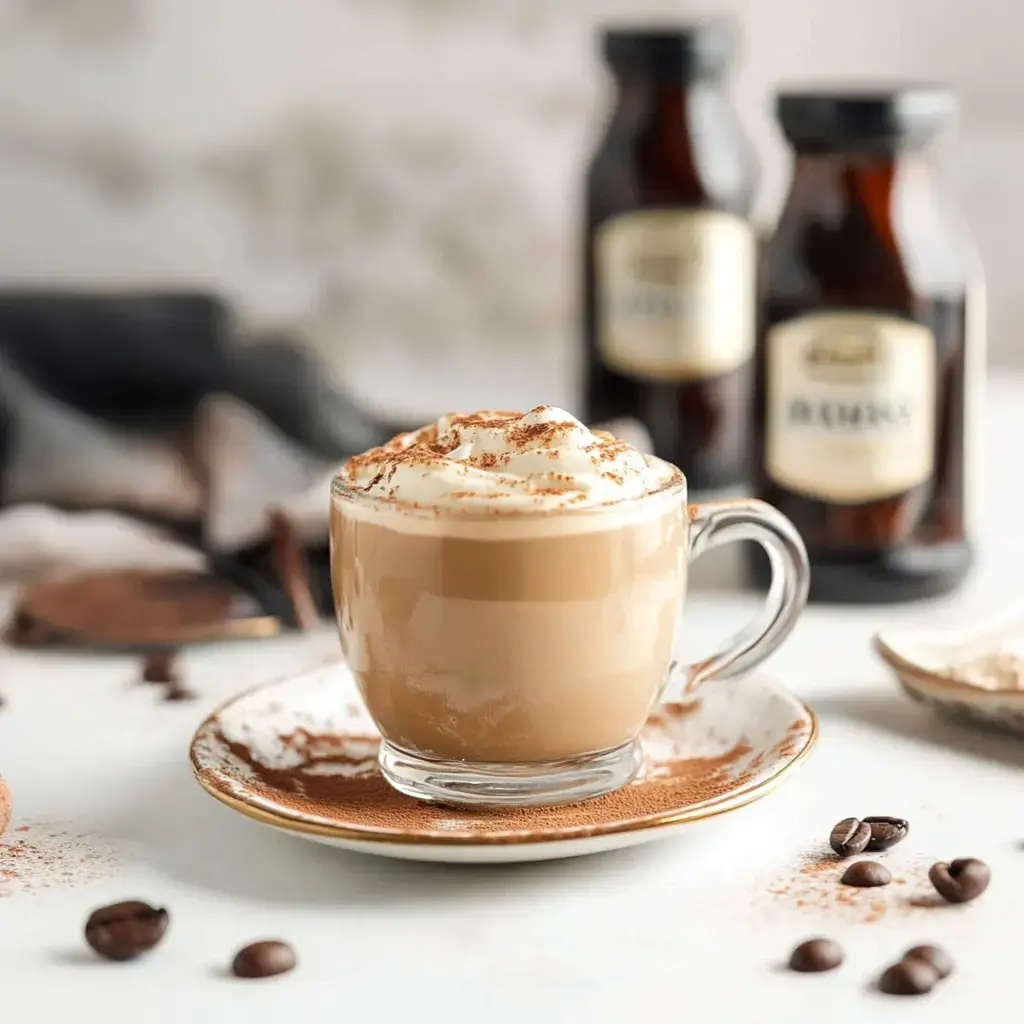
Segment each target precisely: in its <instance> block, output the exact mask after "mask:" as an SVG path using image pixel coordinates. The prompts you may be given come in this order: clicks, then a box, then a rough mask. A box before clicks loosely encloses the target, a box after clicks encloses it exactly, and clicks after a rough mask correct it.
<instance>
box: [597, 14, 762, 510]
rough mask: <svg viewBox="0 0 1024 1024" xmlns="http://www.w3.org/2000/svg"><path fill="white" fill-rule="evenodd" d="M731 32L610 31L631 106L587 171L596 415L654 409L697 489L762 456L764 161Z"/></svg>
mask: <svg viewBox="0 0 1024 1024" xmlns="http://www.w3.org/2000/svg"><path fill="white" fill-rule="evenodd" d="M730 38H731V36H730V34H729V32H728V26H723V25H721V24H719V23H712V24H710V25H705V26H700V27H697V28H693V29H689V30H680V31H678V32H676V33H663V34H657V33H626V32H614V33H608V34H606V36H605V55H606V57H607V59H608V62H609V64H610V65H611V67H612V70H613V72H614V74H615V77H616V84H617V87H618V106H617V108H616V110H615V112H614V114H613V116H612V119H611V122H610V124H609V127H608V129H607V133H606V135H605V138H604V140H603V142H602V144H601V146H600V148H599V150H598V152H597V154H596V155H595V157H594V159H593V162H592V164H591V166H590V169H589V173H588V177H587V195H586V226H585V244H584V249H585V256H584V323H583V335H584V340H583V349H584V368H583V388H584V410H583V415H584V418H585V419H586V420H587V422H589V423H591V424H596V423H601V422H606V421H609V420H618V419H634V420H638V421H640V423H642V424H643V426H644V427H645V428H646V430H647V432H648V433H649V434H650V436H651V440H652V442H653V446H654V451H655V453H656V454H657V455H659V456H660V457H661V458H664V459H667V460H668V461H670V462H672V463H674V464H676V465H678V466H679V467H680V468H681V469H682V470H683V471H684V473H685V474H686V476H687V479H688V481H689V484H690V488H691V491H692V490H709V489H720V488H725V487H731V486H734V485H736V484H738V483H740V482H741V481H744V480H745V478H746V475H747V469H748V465H747V454H748V447H749V435H748V430H747V419H748V402H749V398H750V389H751V385H752V376H751V363H750V360H751V357H752V349H753V337H754V333H753V332H754V320H755V312H754V308H753V295H754V289H755V267H756V253H755V248H756V246H755V240H754V234H753V231H752V229H751V228H750V225H749V223H748V217H749V214H750V210H751V205H752V202H753V198H754V190H755V187H756V183H757V165H756V161H755V159H754V156H753V152H752V150H751V148H750V146H749V145H748V143H747V140H746V138H745V137H744V135H743V133H742V131H741V130H740V128H739V125H738V123H737V121H736V117H735V115H734V113H733V110H732V108H731V106H730V104H729V101H728V99H727V97H726V95H725V93H724V91H723V89H722V85H721V75H722V74H723V73H724V69H725V65H726V63H727V61H728V57H729V54H730V52H731V49H730V47H729V45H728V41H729V39H730ZM730 289H731V290H730Z"/></svg>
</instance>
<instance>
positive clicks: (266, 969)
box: [231, 939, 298, 978]
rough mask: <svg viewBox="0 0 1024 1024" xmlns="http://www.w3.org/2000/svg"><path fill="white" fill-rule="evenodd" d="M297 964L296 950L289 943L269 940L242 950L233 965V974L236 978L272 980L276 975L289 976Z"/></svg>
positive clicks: (254, 943) (252, 944)
mask: <svg viewBox="0 0 1024 1024" xmlns="http://www.w3.org/2000/svg"><path fill="white" fill-rule="evenodd" d="M297 962H298V961H297V959H296V956H295V950H294V949H292V947H291V946H289V945H288V943H287V942H279V941H277V940H276V939H268V940H265V941H263V942H253V943H251V944H250V945H248V946H246V947H245V948H244V949H240V950H239V951H238V953H236V954H235V959H234V962H233V963H232V964H231V973H232V974H234V976H235V977H236V978H272V977H274V975H275V974H287V973H288V972H289V971H290V970H292V969H293V968H294V967H295V965H296V963H297Z"/></svg>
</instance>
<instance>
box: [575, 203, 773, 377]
mask: <svg viewBox="0 0 1024 1024" xmlns="http://www.w3.org/2000/svg"><path fill="white" fill-rule="evenodd" d="M595 246H596V261H597V342H598V346H599V348H600V350H601V354H602V356H603V358H604V361H605V363H606V364H607V365H608V366H610V367H612V368H613V369H615V370H619V371H621V372H624V373H630V374H634V375H636V376H641V377H653V378H657V379H669V380H687V379H694V378H701V377H714V376H717V375H719V374H722V373H727V372H729V371H730V370H734V369H736V368H737V367H738V366H741V365H742V364H743V363H745V362H746V361H747V360H749V359H750V357H751V355H752V354H753V351H754V299H755V295H754V293H755V287H756V285H755V273H756V265H757V243H756V239H755V235H754V232H753V229H752V228H751V227H750V225H749V224H748V223H747V222H746V221H744V220H742V219H741V218H739V217H736V216H733V215H732V214H728V213H721V212H718V211H712V210H682V211H680V210H649V211H642V212H638V213H630V214H625V215H623V216H621V217H616V218H614V219H613V220H610V221H607V222H605V223H604V224H602V225H601V226H600V227H599V228H598V230H597V235H596V238H595Z"/></svg>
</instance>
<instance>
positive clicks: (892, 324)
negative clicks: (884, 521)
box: [765, 313, 936, 503]
mask: <svg viewBox="0 0 1024 1024" xmlns="http://www.w3.org/2000/svg"><path fill="white" fill-rule="evenodd" d="M765 346H766V353H765V355H766V360H767V363H766V405H765V415H766V424H765V447H766V450H765V467H766V470H767V472H768V475H769V476H770V477H771V478H772V479H773V480H775V481H776V482H777V483H779V484H780V485H781V486H783V487H785V488H786V489H787V490H790V491H794V492H796V493H798V494H804V495H807V496H809V497H813V498H819V499H821V500H823V501H832V502H843V503H857V502H864V501H877V500H879V499H882V498H888V497H891V496H893V495H896V494H901V493H903V492H904V491H908V490H910V489H911V488H912V487H916V486H917V485H918V484H921V483H923V482H924V481H925V480H927V479H928V477H929V476H931V473H932V469H933V466H934V461H935V376H936V370H935V338H934V336H933V335H932V333H931V331H930V330H928V328H927V327H924V326H922V325H921V324H917V323H913V322H912V321H909V320H903V319H900V318H899V317H896V316H887V315H884V314H871V313H867V314H865V313H814V314H810V315H808V316H802V317H798V318H797V319H795V320H789V321H787V322H785V323H782V324H778V325H776V326H775V327H772V328H771V329H770V330H769V332H768V335H767V338H766V341H765Z"/></svg>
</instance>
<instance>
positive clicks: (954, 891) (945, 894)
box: [928, 857, 992, 903]
mask: <svg viewBox="0 0 1024 1024" xmlns="http://www.w3.org/2000/svg"><path fill="white" fill-rule="evenodd" d="M991 877H992V872H991V871H989V868H988V865H987V864H986V863H984V862H983V861H980V860H975V859H974V858H973V857H959V858H957V859H956V860H954V861H950V862H949V863H948V864H945V863H943V862H941V861H940V862H939V863H938V864H933V865H932V866H931V869H930V870H929V872H928V878H929V879H930V880H931V883H932V885H934V886H935V888H936V889H937V890H938V893H939V895H940V896H941V897H942V898H943V899H944V900H948V901H949V902H950V903H967V902H968V901H970V900H973V899H976V898H977V897H978V896H980V895H981V894H982V893H983V892H984V891H985V890H986V889H987V888H988V883H989V879H990V878H991Z"/></svg>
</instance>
